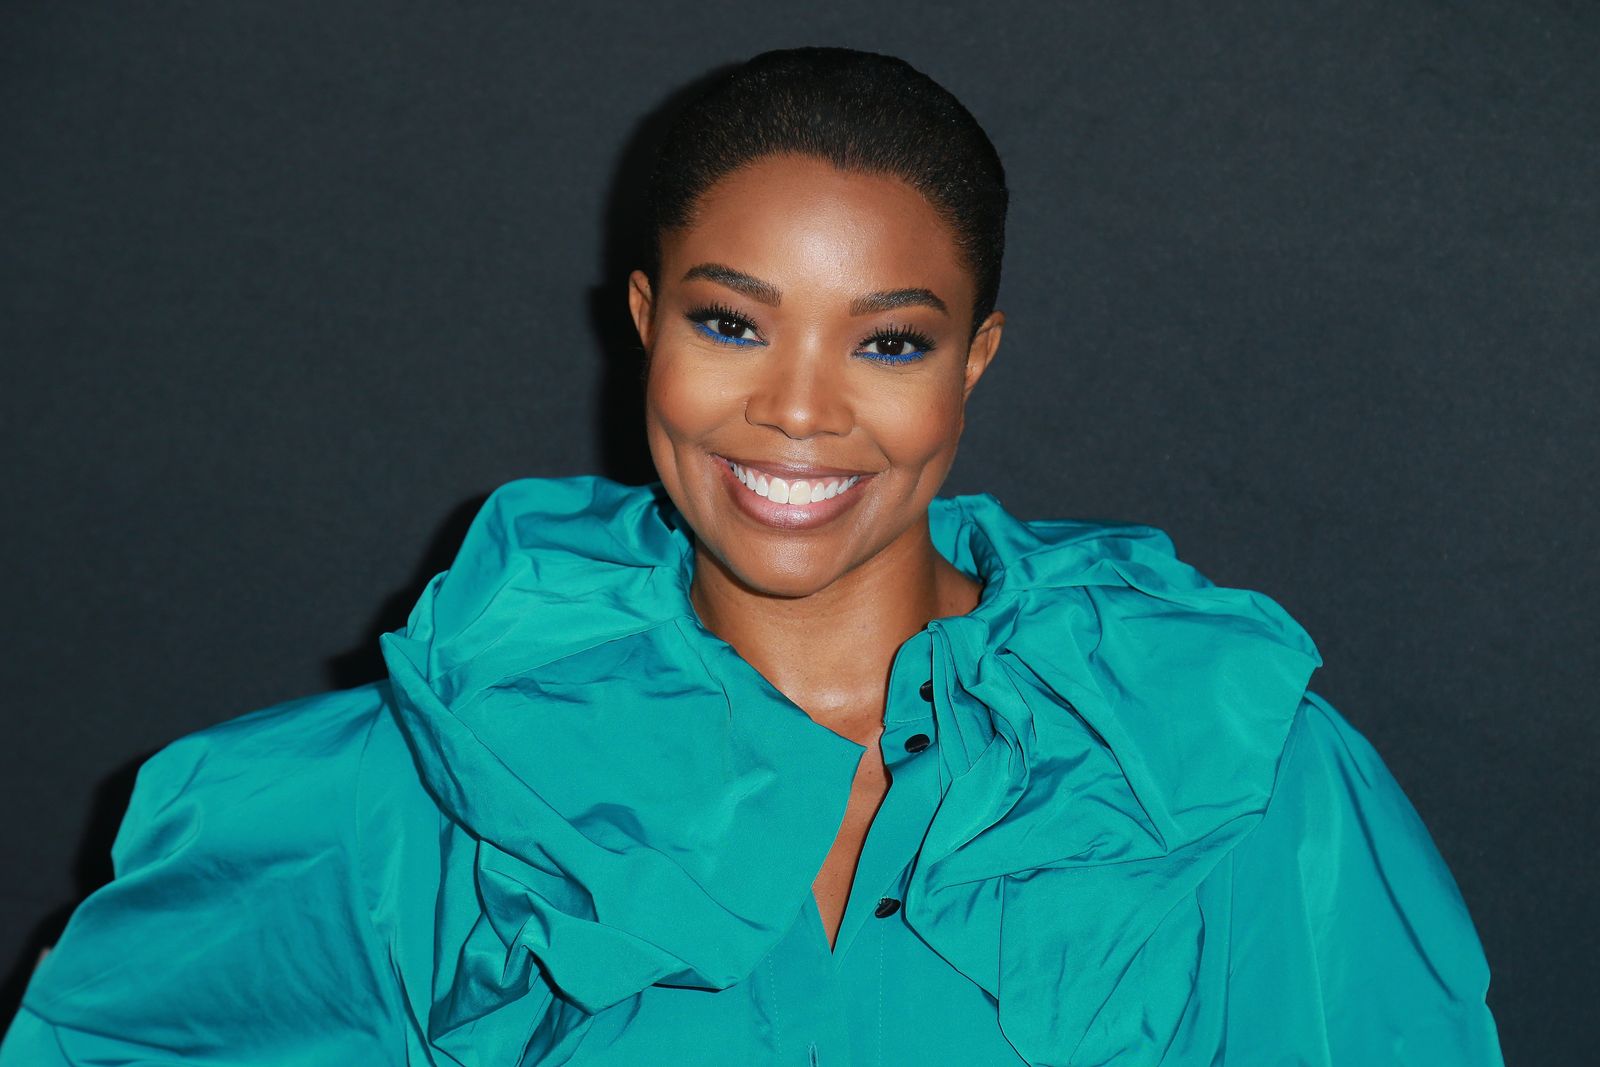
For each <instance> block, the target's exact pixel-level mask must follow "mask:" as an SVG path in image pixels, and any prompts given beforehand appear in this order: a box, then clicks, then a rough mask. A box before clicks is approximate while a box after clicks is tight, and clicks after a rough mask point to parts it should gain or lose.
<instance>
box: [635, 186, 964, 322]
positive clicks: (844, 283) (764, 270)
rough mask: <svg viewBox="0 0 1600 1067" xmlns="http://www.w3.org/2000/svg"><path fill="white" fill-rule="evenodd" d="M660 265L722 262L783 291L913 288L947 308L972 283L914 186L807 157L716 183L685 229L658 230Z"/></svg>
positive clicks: (951, 239) (950, 236) (948, 233)
mask: <svg viewBox="0 0 1600 1067" xmlns="http://www.w3.org/2000/svg"><path fill="white" fill-rule="evenodd" d="M662 261H663V262H662V266H663V268H664V273H666V272H667V271H670V270H677V272H678V274H679V275H681V273H682V270H683V268H684V267H685V266H686V265H691V264H693V263H698V262H704V261H710V262H716V263H726V264H728V265H729V266H733V267H736V268H737V269H739V270H741V271H745V272H747V273H750V274H754V275H757V276H759V277H762V278H765V279H767V280H770V281H772V282H774V283H775V284H777V285H778V286H779V287H780V288H785V289H788V288H792V287H795V286H800V287H802V288H814V287H827V286H828V285H830V284H831V285H832V286H834V287H842V288H853V289H858V290H869V289H886V288H899V287H908V288H909V287H917V286H920V287H925V288H930V289H933V290H934V291H935V292H939V293H940V295H941V296H942V297H943V298H944V299H945V300H946V302H947V303H949V304H950V306H952V307H955V306H959V304H960V303H963V302H965V301H968V300H970V299H971V294H972V288H973V282H972V279H971V277H970V272H969V271H967V269H966V268H965V266H964V265H963V263H962V261H961V258H960V255H959V252H958V250H957V247H956V243H955V239H954V236H953V234H952V231H951V229H950V227H949V226H948V224H946V223H945V221H944V220H943V219H942V218H941V217H940V215H939V213H938V211H937V210H936V209H935V208H934V207H933V205H932V204H931V203H929V201H928V199H927V198H926V197H925V196H923V195H922V193H920V192H919V191H918V190H917V189H915V188H914V187H913V186H911V185H910V184H909V183H908V182H906V181H904V180H902V179H900V178H897V177H894V176H892V175H884V174H873V173H864V172H861V171H845V170H840V169H839V168H837V167H835V166H833V165H832V164H831V163H828V162H826V161H825V160H818V159H813V158H811V157H807V156H768V157H764V158H762V159H760V160H757V161H755V162H754V163H751V164H748V165H746V166H744V167H741V168H740V169H738V170H736V171H734V172H733V173H731V174H729V175H727V176H726V177H724V178H722V179H721V180H719V181H718V182H717V183H716V184H714V185H713V186H712V187H711V188H710V189H708V190H706V192H705V193H703V194H702V195H701V196H700V198H699V200H698V201H697V202H696V204H695V211H694V214H693V216H692V217H691V219H690V221H689V223H688V225H686V226H684V227H681V228H680V229H678V230H676V231H673V232H671V233H669V234H664V235H663V238H662ZM669 277H676V275H669Z"/></svg>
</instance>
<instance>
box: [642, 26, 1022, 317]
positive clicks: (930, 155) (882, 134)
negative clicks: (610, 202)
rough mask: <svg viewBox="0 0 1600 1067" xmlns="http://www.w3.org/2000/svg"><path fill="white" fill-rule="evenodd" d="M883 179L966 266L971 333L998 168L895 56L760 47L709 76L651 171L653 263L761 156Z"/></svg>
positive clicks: (923, 80) (960, 110) (988, 251)
mask: <svg viewBox="0 0 1600 1067" xmlns="http://www.w3.org/2000/svg"><path fill="white" fill-rule="evenodd" d="M784 154H794V155H805V156H812V157H814V158H817V159H822V160H826V161H828V162H829V163H832V164H833V165H834V166H835V167H838V168H839V169H840V170H847V171H862V172H867V173H874V174H885V175H890V176H893V177H896V178H899V179H901V180H902V181H904V182H906V183H907V184H909V185H910V186H912V187H913V188H915V189H916V190H918V191H919V192H921V193H922V195H923V196H925V197H926V198H927V199H928V202H929V203H930V204H932V205H933V208H934V210H935V211H937V212H938V213H939V214H940V215H941V216H942V217H943V218H944V219H945V221H946V222H947V223H948V224H949V226H950V228H951V230H952V231H953V233H954V235H955V242H956V247H957V249H958V250H959V252H960V254H961V256H962V258H963V260H964V261H965V265H966V266H967V268H968V269H969V270H970V271H971V272H972V276H973V280H974V282H975V288H976V297H975V299H974V301H973V319H972V328H973V329H974V330H976V329H977V328H978V325H979V324H980V323H981V322H982V321H983V320H984V319H985V318H987V317H988V316H989V313H990V312H991V311H993V310H994V305H995V301H996V299H997V298H998V296H999V292H1000V262H1001V259H1002V258H1003V257H1004V254H1005V243H1006V203H1007V200H1008V193H1007V191H1006V175H1005V168H1004V167H1002V166H1001V164H1000V154H999V153H998V152H996V151H995V148H994V145H993V144H992V143H991V142H990V141H989V136H988V134H986V133H984V131H983V127H982V126H980V125H978V120H977V119H975V118H973V117H972V113H971V112H969V111H968V110H967V109H966V108H965V107H963V106H962V104H961V101H959V100H957V99H956V98H955V96H954V95H952V94H951V93H950V91H949V90H947V89H945V88H944V87H943V86H941V85H940V84H939V83H938V82H935V81H934V80H933V79H932V78H930V77H928V76H927V75H926V74H924V73H922V72H921V71H919V70H917V69H916V68H915V67H913V66H911V64H909V63H907V62H906V61H905V60H903V59H897V58H895V57H894V56H886V55H880V54H878V53H875V52H858V51H856V50H854V49H849V48H789V49H782V50H778V51H772V52H763V53H761V54H760V55H758V56H755V57H754V58H752V59H750V60H748V61H747V62H745V63H743V64H741V65H739V66H737V67H734V68H733V69H732V70H730V71H729V72H728V73H726V74H724V75H722V76H721V77H720V78H717V79H716V80H714V81H713V82H712V83H711V84H710V85H709V87H708V88H707V89H706V90H705V91H704V92H703V93H701V94H700V95H699V96H698V97H697V98H695V99H694V100H693V101H692V102H690V103H689V104H688V105H687V106H686V107H685V108H684V109H683V110H682V111H681V112H680V113H679V114H678V116H677V118H676V119H675V120H674V121H673V123H672V125H671V128H670V129H669V130H668V131H667V134H666V138H665V140H664V141H663V143H662V146H661V150H660V153H659V154H658V155H657V157H656V165H655V169H654V171H653V173H652V174H651V178H650V210H651V217H652V240H653V245H652V263H651V271H650V273H651V274H652V276H654V275H655V274H656V273H657V272H658V271H659V268H660V262H661V238H662V235H663V234H664V233H666V232H667V231H670V230H673V229H676V228H678V227H681V226H686V225H688V224H689V223H691V222H692V221H693V218H694V211H695V206H696V204H697V203H698V202H699V199H700V197H701V195H702V194H704V193H705V191H706V190H707V189H709V188H711V186H712V185H714V184H716V182H718V181H719V180H721V179H722V178H724V177H726V176H727V175H729V174H731V173H732V172H734V171H736V170H738V169H739V168H741V167H743V166H746V165H748V164H750V163H753V162H755V161H756V160H757V159H760V158H762V157H764V156H770V155H784Z"/></svg>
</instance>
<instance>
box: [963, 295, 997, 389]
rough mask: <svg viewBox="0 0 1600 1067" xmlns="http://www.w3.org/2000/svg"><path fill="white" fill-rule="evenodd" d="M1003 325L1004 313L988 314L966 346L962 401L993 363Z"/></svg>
mask: <svg viewBox="0 0 1600 1067" xmlns="http://www.w3.org/2000/svg"><path fill="white" fill-rule="evenodd" d="M1005 325H1006V316H1005V312H1003V311H994V312H990V314H989V317H988V318H986V319H984V320H983V322H982V323H981V324H980V325H979V326H978V332H977V333H976V334H974V335H973V337H972V343H971V344H970V345H968V346H967V368H966V375H965V379H966V380H965V381H964V382H963V383H962V389H961V399H962V400H965V399H966V398H967V397H969V396H971V395H972V389H973V387H974V386H976V385H977V384H978V379H979V378H982V377H983V372H984V371H986V370H988V369H989V364H990V363H992V362H994V354H995V352H997V351H998V350H999V348H1000V334H1001V332H1002V331H1003V330H1004V329H1005Z"/></svg>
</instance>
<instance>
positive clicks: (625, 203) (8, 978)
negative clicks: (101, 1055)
mask: <svg viewBox="0 0 1600 1067" xmlns="http://www.w3.org/2000/svg"><path fill="white" fill-rule="evenodd" d="M727 69H731V67H729V68H723V69H722V70H717V71H713V72H711V73H709V74H707V75H705V76H704V77H703V78H700V79H697V80H695V81H694V82H691V83H690V84H688V85H686V86H684V87H683V88H681V89H679V90H677V91H675V92H673V93H672V94H671V95H669V96H668V97H667V98H666V99H665V100H663V101H662V102H661V104H660V105H658V106H657V107H656V108H654V109H653V110H651V111H650V112H649V113H647V114H646V115H645V116H644V118H642V119H641V120H640V121H639V123H638V124H637V125H636V126H635V127H634V130H633V132H632V134H631V135H630V136H629V137H628V138H627V140H626V141H625V142H624V143H623V146H622V150H621V152H620V153H619V154H618V156H617V160H616V163H615V165H614V167H613V168H612V177H611V182H610V186H609V188H608V190H607V196H606V204H605V219H604V242H605V244H604V248H603V249H602V258H601V263H602V275H603V276H602V278H601V280H600V281H599V282H598V283H597V284H595V285H594V286H592V287H591V288H590V290H589V301H588V302H589V320H590V328H591V330H592V331H593V333H594V340H595V344H596V346H597V348H598V351H599V352H600V354H601V381H600V388H599V390H598V393H597V407H596V410H595V413H594V417H595V432H596V435H597V442H598V445H599V448H598V452H599V455H600V473H602V474H604V475H605V476H606V477H608V478H613V479H615V480H617V481H619V482H624V483H627V484H631V485H639V484H643V483H646V482H650V481H654V480H655V469H654V467H653V466H652V464H651V461H650V452H649V447H648V444H647V442H646V437H645V429H644V366H645V364H644V349H643V346H642V345H641V344H640V343H639V337H638V334H637V333H636V332H635V330H634V327H633V321H632V319H631V318H630V317H629V315H628V305H627V278H628V274H629V273H630V272H631V271H633V270H635V269H648V267H649V266H650V261H651V258H652V255H653V240H652V236H651V233H650V217H651V216H650V206H649V201H648V196H647V191H648V185H649V177H650V171H651V168H652V166H653V165H654V162H655V156H656V152H657V150H658V149H659V147H660V145H661V142H662V141H663V140H664V139H665V137H666V133H667V129H668V128H669V127H670V125H671V123H672V119H673V118H674V117H675V116H676V114H677V113H678V111H679V110H680V109H681V108H682V107H683V106H684V105H685V104H687V103H688V102H689V101H691V100H693V99H694V98H695V97H696V96H698V95H699V94H700V93H701V92H703V91H704V89H705V88H706V87H707V85H708V84H709V83H710V82H712V81H714V80H715V79H717V78H718V77H720V76H721V75H722V74H723V73H725V71H726V70H727ZM487 499H488V498H487V496H486V495H484V494H478V495H475V496H473V497H471V498H469V499H467V500H464V501H462V502H461V503H459V504H457V505H456V506H455V507H453V508H452V509H451V510H450V512H449V514H448V515H447V516H446V517H445V519H444V520H443V521H442V522H441V523H440V524H439V526H438V528H437V530H436V531H435V533H434V535H433V537H432V539H431V540H430V541H429V544H428V546H427V548H426V549H425V550H424V552H423V553H422V555H421V557H420V558H419V559H418V562H417V565H416V566H415V567H414V568H413V569H412V573H411V578H410V581H408V582H407V583H406V585H405V586H404V587H403V588H401V589H398V590H396V591H395V592H394V593H393V594H391V595H390V596H388V597H387V598H385V600H384V602H383V604H382V605H381V606H380V607H379V608H378V609H377V610H376V611H375V612H374V613H373V616H372V619H371V622H370V624H369V625H368V627H367V629H366V632H365V634H364V636H363V638H362V640H361V641H360V642H359V643H358V644H357V645H356V646H355V647H353V648H350V649H348V650H346V651H344V652H340V653H338V654H336V655H333V656H330V657H329V658H328V659H327V660H325V661H324V663H323V678H324V681H325V684H326V685H327V686H328V688H330V689H348V688H351V687H353V686H358V685H362V684H365V683H367V682H370V681H374V680H376V679H381V678H384V677H386V676H387V674H388V670H387V668H386V667H385V665H384V662H383V656H382V654H381V652H380V650H379V646H378V637H379V635H381V634H384V633H388V632H389V631H391V630H397V629H399V628H401V627H403V626H404V625H405V624H406V619H407V617H408V615H409V614H410V611H411V607H412V605H413V604H415V603H416V600H417V597H418V596H420V595H421V593H422V590H423V588H424V587H425V586H426V585H427V583H428V582H429V581H431V580H432V579H433V577H434V575H436V574H438V573H439V572H440V571H442V570H445V569H447V568H448V567H449V566H450V564H451V562H452V561H453V560H454V558H455V553H456V550H457V549H458V548H459V547H460V545H461V541H462V538H463V537H465V536H466V532H467V528H468V527H469V526H470V525H471V523H472V519H473V517H474V516H476V515H477V513H478V511H479V510H480V509H481V508H482V507H483V504H484V501H485V500H487ZM154 754H155V752H154V750H152V751H150V752H145V753H143V754H141V755H139V756H136V757H135V758H133V759H131V760H129V761H128V762H126V763H124V764H123V765H122V766H120V767H118V768H117V769H116V770H115V771H113V772H112V773H111V774H109V775H107V776H106V777H105V778H103V779H102V780H101V781H100V782H99V784H98V785H96V787H95V791H94V798H93V800H92V801H91V804H90V814H89V819H88V822H87V824H86V825H85V827H84V830H83V834H82V837H81V839H80V841H79V843H78V848H77V851H76V859H75V861H74V863H73V891H74V893H75V894H76V899H75V900H73V901H72V902H71V903H69V904H63V905H61V906H60V907H57V908H55V909H54V910H52V911H51V912H50V913H49V914H48V915H46V916H45V917H44V918H42V919H41V920H40V921H39V922H38V923H37V924H36V925H35V926H34V929H33V931H32V933H31V934H30V935H29V937H28V939H27V941H26V943H25V944H24V946H23V951H22V955H21V956H20V957H19V958H18V959H16V960H15V961H13V963H12V965H11V967H10V969H9V971H8V972H7V973H6V975H5V978H4V981H3V984H0V1032H3V1031H4V1029H5V1027H6V1026H8V1025H9V1023H10V1019H11V1016H12V1015H13V1014H14V1013H15V1011H16V1008H17V1006H18V1005H19V1004H20V1003H21V1001H22V994H23V991H24V990H25V989H26V987H27V984H28V979H29V977H30V976H31V975H32V974H33V970H34V967H35V966H36V965H37V963H38V960H39V956H40V953H41V952H42V951H44V950H45V949H46V948H48V947H49V946H51V945H53V944H55V943H56V941H57V940H58V939H59V938H60V936H61V932H62V930H63V929H65V927H66V924H67V920H68V919H69V918H70V917H71V915H72V912H73V911H74V910H75V909H76V908H77V906H78V904H79V903H81V902H82V900H83V898H85V897H87V896H88V895H89V894H90V893H93V892H94V891H95V890H96V889H98V888H100V887H101V886H102V885H105V884H106V883H107V882H109V881H110V880H111V877H112V874H113V871H112V867H111V845H112V842H113V841H114V840H115V839H116V833H117V828H118V827H119V826H120V825H121V823H122V817H123V814H124V813H125V812H126V811H127V808H128V800H129V798H130V797H131V796H132V794H133V786H134V781H135V778H136V776H137V774H138V770H139V767H140V766H141V765H143V763H144V762H145V760H147V759H149V758H150V757H151V756H152V755H154Z"/></svg>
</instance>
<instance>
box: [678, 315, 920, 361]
mask: <svg viewBox="0 0 1600 1067" xmlns="http://www.w3.org/2000/svg"><path fill="white" fill-rule="evenodd" d="M685 317H686V318H687V319H688V320H689V322H690V323H691V324H692V325H693V326H694V328H695V329H696V330H697V331H698V332H699V333H700V334H701V335H702V336H704V337H707V338H709V339H710V340H712V341H715V342H716V343H717V344H723V345H732V346H735V347H738V348H744V347H747V346H749V345H756V344H765V342H764V341H756V340H752V339H750V338H748V337H728V336H727V335H725V334H722V333H718V332H717V331H716V330H714V329H712V328H711V326H710V325H709V324H710V323H711V322H713V321H716V320H721V319H726V320H727V321H729V322H736V323H738V324H739V325H740V326H743V327H744V328H745V329H748V330H750V331H752V332H754V331H755V328H756V327H755V323H753V322H751V321H750V320H749V319H747V318H745V317H744V316H743V315H741V314H739V313H738V312H736V311H734V310H733V309H732V308H730V307H728V306H727V305H726V304H706V305H704V306H702V307H697V308H694V309H692V310H691V311H689V312H688V313H687V314H686V315H685ZM893 341H900V342H903V343H905V344H907V345H910V346H911V349H912V350H911V351H910V352H904V353H901V354H899V355H887V354H884V355H874V354H872V353H867V352H857V353H856V354H857V355H859V356H860V357H861V358H862V359H869V360H871V361H872V362H874V363H882V364H885V365H887V366H898V365H900V364H904V363H914V362H916V361H917V360H919V359H921V358H922V357H923V356H926V355H927V354H928V353H929V352H931V351H933V348H934V341H933V338H931V337H929V336H928V335H927V334H924V333H921V332H919V331H917V330H913V329H911V328H910V327H908V326H896V325H893V324H891V325H889V326H886V327H884V328H883V329H881V330H878V331H876V332H874V333H872V334H871V335H869V336H867V337H865V338H863V339H862V340H861V343H860V344H859V345H858V346H857V347H858V348H866V347H867V346H868V345H875V344H882V343H886V342H893Z"/></svg>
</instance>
